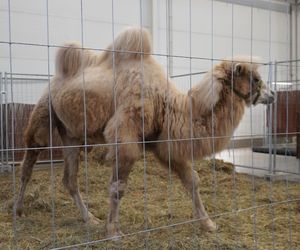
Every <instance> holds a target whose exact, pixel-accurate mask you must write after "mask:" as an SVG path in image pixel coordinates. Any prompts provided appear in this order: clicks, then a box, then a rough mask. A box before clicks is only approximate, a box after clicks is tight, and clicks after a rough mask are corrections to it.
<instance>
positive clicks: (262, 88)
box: [230, 61, 275, 106]
mask: <svg viewBox="0 0 300 250" xmlns="http://www.w3.org/2000/svg"><path fill="white" fill-rule="evenodd" d="M232 66H233V67H232V68H233V92H234V93H235V94H236V95H237V96H239V97H241V98H242V99H244V100H245V102H246V104H247V105H248V106H250V105H251V104H252V105H256V104H259V103H262V104H270V103H272V102H274V100H275V93H274V92H273V91H272V90H271V89H270V88H269V87H268V86H267V85H266V84H265V82H264V81H263V80H262V79H261V76H260V74H259V72H258V66H259V64H258V63H250V62H240V61H239V62H234V63H233V65H232ZM230 85H231V82H230Z"/></svg>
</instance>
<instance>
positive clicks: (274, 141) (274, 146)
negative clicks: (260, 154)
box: [271, 61, 277, 174]
mask: <svg viewBox="0 0 300 250" xmlns="http://www.w3.org/2000/svg"><path fill="white" fill-rule="evenodd" d="M274 67H275V68H274V83H275V93H277V62H276V61H275V63H274ZM273 105H274V133H273V138H274V140H273V167H272V173H271V174H275V172H276V151H277V145H276V144H277V102H275V103H274V104H273Z"/></svg>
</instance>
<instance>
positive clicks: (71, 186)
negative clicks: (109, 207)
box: [62, 135, 100, 224]
mask: <svg viewBox="0 0 300 250" xmlns="http://www.w3.org/2000/svg"><path fill="white" fill-rule="evenodd" d="M62 141H63V144H64V146H74V145H79V142H78V141H77V140H75V139H72V138H69V137H67V136H66V135H62ZM63 151H64V161H65V163H64V164H65V166H64V176H63V180H62V181H63V184H64V186H65V187H66V189H67V190H68V191H69V193H70V195H71V196H72V198H73V200H74V202H75V204H76V206H77V208H78V209H79V210H80V213H81V216H82V218H83V221H84V222H88V223H92V224H99V222H100V220H99V219H98V218H96V217H95V216H94V215H93V214H91V213H90V212H89V211H88V209H87V207H86V205H85V204H84V202H83V201H82V198H81V195H80V192H79V188H78V181H77V175H78V170H79V154H80V148H79V147H65V148H64V150H63Z"/></svg>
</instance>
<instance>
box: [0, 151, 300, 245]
mask: <svg viewBox="0 0 300 250" xmlns="http://www.w3.org/2000/svg"><path fill="white" fill-rule="evenodd" d="M98 155H100V154H98V153H97V151H94V152H92V153H91V154H90V155H89V158H88V161H87V165H86V164H85V162H82V163H81V169H80V174H79V182H80V190H81V192H82V196H83V198H84V200H85V202H86V203H87V204H88V207H89V209H90V211H91V212H92V213H93V214H94V215H95V216H97V217H98V218H99V219H100V220H101V221H102V223H101V224H100V225H98V226H89V225H86V224H84V223H83V222H82V220H81V217H80V213H79V211H78V210H77V208H76V207H75V205H74V204H73V202H72V200H71V197H70V196H69V194H68V193H67V192H66V190H65V189H64V187H63V186H62V184H61V179H62V174H63V168H62V166H61V165H58V166H56V167H55V168H54V169H53V170H54V174H53V175H52V178H51V171H50V170H51V168H49V167H43V168H38V169H37V170H35V171H34V172H33V176H32V179H31V182H30V183H29V185H28V189H27V192H26V198H25V205H24V209H25V214H26V216H25V217H22V218H16V219H15V218H14V217H13V204H14V200H15V199H16V196H15V195H16V192H17V190H18V186H19V177H20V168H19V167H17V168H16V176H15V177H16V178H14V176H13V175H12V174H3V175H0V249H17V248H19V249H49V248H54V247H63V246H69V245H74V244H81V243H84V242H89V241H93V244H90V245H88V246H84V245H82V246H77V248H76V247H75V246H73V247H71V248H70V249H75V248H76V249H88V248H91V249H116V248H117V249H143V248H148V249H253V248H254V249H255V248H256V249H300V201H299V200H300V184H299V183H292V182H288V181H269V180H264V179H261V178H256V177H252V176H247V175H244V174H237V173H235V172H234V171H233V169H234V166H233V165H232V164H230V163H225V162H223V161H220V160H216V161H212V160H204V161H196V162H195V169H196V170H197V172H198V173H199V177H200V179H201V191H200V193H201V195H202V199H203V201H204V204H205V206H206V209H207V211H208V212H209V214H210V216H211V217H212V218H213V220H214V221H215V222H216V223H217V225H218V231H217V232H216V233H207V232H203V231H201V229H200V228H199V222H197V221H193V208H192V201H191V198H190V197H189V195H188V193H187V192H186V191H185V190H184V188H183V186H182V185H181V183H180V181H179V179H178V178H177V177H176V176H175V175H173V174H172V175H169V171H168V169H164V168H162V167H161V165H160V164H159V162H158V161H157V160H156V159H155V158H154V156H153V155H152V154H151V153H147V155H146V157H145V159H142V160H140V161H139V162H137V163H136V165H135V167H134V169H133V171H132V173H131V175H130V179H129V182H128V187H127V190H126V194H125V196H124V198H123V200H122V202H121V210H120V221H121V229H122V231H123V233H124V236H123V237H121V238H120V239H119V240H111V239H106V234H105V223H106V216H107V212H108V182H109V177H110V172H111V171H110V168H109V167H107V166H105V165H103V163H102V161H101V157H98ZM96 159H97V160H96ZM99 159H100V160H99ZM86 166H87V167H86ZM145 167H146V169H145ZM145 173H146V175H145ZM14 182H16V185H15V186H14ZM51 184H52V185H51ZM145 229H146V230H145Z"/></svg>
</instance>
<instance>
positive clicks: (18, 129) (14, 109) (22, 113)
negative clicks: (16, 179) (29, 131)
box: [0, 103, 62, 161]
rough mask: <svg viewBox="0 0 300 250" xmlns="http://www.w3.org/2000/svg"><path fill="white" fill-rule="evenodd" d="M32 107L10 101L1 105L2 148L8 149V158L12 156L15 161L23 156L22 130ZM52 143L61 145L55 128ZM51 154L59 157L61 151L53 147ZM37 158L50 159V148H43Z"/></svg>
mask: <svg viewBox="0 0 300 250" xmlns="http://www.w3.org/2000/svg"><path fill="white" fill-rule="evenodd" d="M33 108H34V105H32V104H21V103H15V104H14V105H13V104H11V103H10V104H7V105H5V104H3V105H2V119H3V124H0V129H3V135H4V136H3V137H4V138H0V139H2V140H3V142H4V149H8V152H9V154H8V155H9V160H12V159H13V158H14V160H15V161H21V160H22V158H23V155H24V147H25V144H24V131H25V128H26V126H27V123H28V120H29V116H30V114H31V112H32V110H33ZM13 117H14V119H13ZM12 121H13V124H12ZM13 135H14V143H13ZM7 139H8V140H7ZM53 145H61V141H60V137H59V135H58V133H57V131H56V130H54V131H53ZM0 147H1V144H0ZM10 149H17V150H14V151H12V150H10ZM13 153H14V155H13ZM52 156H53V159H61V158H62V151H61V150H60V149H53V150H52ZM0 157H1V155H0ZM39 159H40V160H50V150H48V149H46V150H43V151H42V153H41V155H40V157H39Z"/></svg>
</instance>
